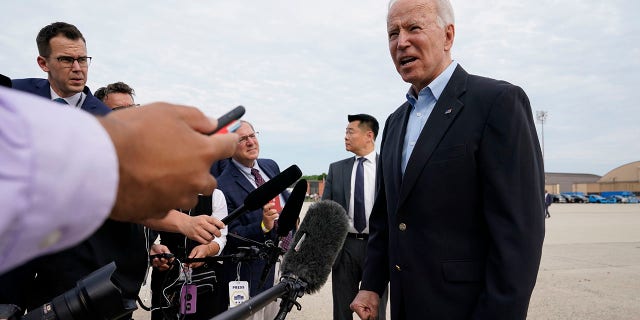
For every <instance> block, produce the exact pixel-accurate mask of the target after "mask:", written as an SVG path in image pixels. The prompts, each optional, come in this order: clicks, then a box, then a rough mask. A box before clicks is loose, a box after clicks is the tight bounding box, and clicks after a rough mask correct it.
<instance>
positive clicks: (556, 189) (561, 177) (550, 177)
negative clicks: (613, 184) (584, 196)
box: [544, 172, 600, 193]
mask: <svg viewBox="0 0 640 320" xmlns="http://www.w3.org/2000/svg"><path fill="white" fill-rule="evenodd" d="M544 179H545V186H546V189H547V190H548V191H549V192H551V193H562V192H576V191H582V190H576V186H575V185H576V184H589V183H596V182H598V180H600V176H599V175H595V174H588V173H557V172H545V174H544ZM583 192H584V191H583ZM585 193H586V192H585Z"/></svg>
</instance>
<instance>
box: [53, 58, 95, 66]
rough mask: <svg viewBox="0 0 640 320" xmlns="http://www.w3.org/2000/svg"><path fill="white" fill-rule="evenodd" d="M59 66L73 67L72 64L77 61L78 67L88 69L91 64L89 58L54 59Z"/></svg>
mask: <svg viewBox="0 0 640 320" xmlns="http://www.w3.org/2000/svg"><path fill="white" fill-rule="evenodd" d="M56 59H57V60H58V62H60V64H61V65H62V66H63V67H65V68H71V67H73V62H74V61H78V65H79V66H81V67H88V66H89V65H90V64H91V57H77V58H74V57H69V56H61V57H57V58H56Z"/></svg>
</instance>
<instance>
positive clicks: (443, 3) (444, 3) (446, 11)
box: [387, 0, 455, 28]
mask: <svg viewBox="0 0 640 320" xmlns="http://www.w3.org/2000/svg"><path fill="white" fill-rule="evenodd" d="M396 2H398V0H391V1H389V7H388V8H387V10H389V9H391V6H393V4H394V3H396ZM433 2H435V4H436V10H437V12H438V25H439V26H440V27H441V28H444V27H446V26H447V25H450V24H455V17H454V15H453V7H452V6H451V2H450V1H449V0H433Z"/></svg>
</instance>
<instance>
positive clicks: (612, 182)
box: [545, 161, 640, 194]
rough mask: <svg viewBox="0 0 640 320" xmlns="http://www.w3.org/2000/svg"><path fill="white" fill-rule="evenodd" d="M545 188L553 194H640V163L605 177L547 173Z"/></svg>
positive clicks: (611, 172) (619, 168)
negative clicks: (618, 192) (619, 192)
mask: <svg viewBox="0 0 640 320" xmlns="http://www.w3.org/2000/svg"><path fill="white" fill-rule="evenodd" d="M545 187H546V189H547V190H549V192H551V193H562V192H583V193H585V194H589V193H600V192H603V191H631V192H634V193H636V194H639V193H640V161H635V162H631V163H627V164H625V165H622V166H619V167H617V168H615V169H613V170H611V171H609V172H608V173H607V174H605V175H604V176H602V177H601V176H598V175H595V174H584V173H553V172H549V173H545Z"/></svg>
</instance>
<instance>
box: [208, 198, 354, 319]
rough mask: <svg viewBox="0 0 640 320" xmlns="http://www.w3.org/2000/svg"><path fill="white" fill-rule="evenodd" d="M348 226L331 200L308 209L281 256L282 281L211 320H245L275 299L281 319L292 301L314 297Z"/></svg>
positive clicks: (345, 219) (342, 212)
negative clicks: (290, 244)
mask: <svg viewBox="0 0 640 320" xmlns="http://www.w3.org/2000/svg"><path fill="white" fill-rule="evenodd" d="M348 227H349V223H348V221H347V213H346V212H345V210H344V208H342V206H340V205H339V204H338V203H336V202H334V201H332V200H322V201H320V202H316V203H314V204H312V205H311V206H310V207H309V210H308V211H307V214H306V215H305V217H304V219H303V220H302V223H301V224H300V228H299V229H298V231H297V232H296V236H295V240H294V243H293V244H292V246H291V248H289V251H287V253H286V254H285V256H284V261H283V262H282V266H281V268H280V270H281V271H282V274H283V276H282V278H281V279H280V282H279V283H278V284H276V285H275V286H273V287H271V288H269V289H267V290H265V291H263V292H262V293H260V294H258V295H257V296H255V297H253V298H251V299H249V300H248V301H246V302H244V303H242V304H240V305H239V306H237V307H235V308H231V309H229V310H227V311H225V312H223V313H221V314H219V315H218V316H216V317H215V318H213V319H214V320H231V319H233V320H235V319H245V318H246V317H248V316H250V315H251V314H253V313H254V312H255V311H256V310H260V309H262V308H264V307H265V306H266V305H267V304H269V303H271V302H272V301H273V300H274V299H276V298H282V302H281V303H280V312H279V313H278V315H277V316H276V319H284V318H285V317H286V313H287V312H289V311H290V310H291V307H292V306H293V305H294V304H296V305H297V304H298V303H297V302H296V301H295V299H296V298H299V297H302V295H304V293H305V292H306V293H309V294H311V293H315V292H317V291H318V290H320V288H321V287H322V286H323V285H324V283H325V282H326V281H327V278H328V277H329V273H331V266H332V265H333V262H334V261H335V259H336V257H337V256H338V252H339V250H340V248H342V245H343V244H344V240H345V239H346V237H347V230H348Z"/></svg>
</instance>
